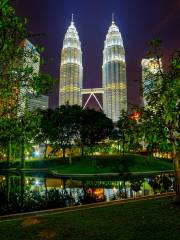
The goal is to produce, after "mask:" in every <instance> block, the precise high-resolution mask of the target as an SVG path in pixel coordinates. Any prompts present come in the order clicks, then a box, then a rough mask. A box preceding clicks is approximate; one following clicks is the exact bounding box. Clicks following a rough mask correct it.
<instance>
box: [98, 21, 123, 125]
mask: <svg viewBox="0 0 180 240" xmlns="http://www.w3.org/2000/svg"><path fill="white" fill-rule="evenodd" d="M102 74H103V89H104V94H103V109H104V112H105V114H106V115H107V117H109V118H111V119H112V120H113V122H117V121H118V120H119V117H120V113H121V111H122V110H125V111H126V110H127V85H126V62H125V50H124V46H123V41H122V37H121V33H120V31H119V28H118V27H117V26H116V24H115V22H114V19H112V24H111V26H110V27H109V30H108V33H107V35H106V40H105V42H104V51H103V66H102Z"/></svg>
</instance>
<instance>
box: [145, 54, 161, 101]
mask: <svg viewBox="0 0 180 240" xmlns="http://www.w3.org/2000/svg"><path fill="white" fill-rule="evenodd" d="M141 66H142V95H143V100H142V103H143V105H144V106H146V105H147V97H148V94H149V93H150V91H152V90H153V89H154V87H155V86H156V84H158V82H159V80H160V71H162V61H161V59H159V60H157V58H148V59H142V61H141Z"/></svg>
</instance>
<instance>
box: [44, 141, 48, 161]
mask: <svg viewBox="0 0 180 240" xmlns="http://www.w3.org/2000/svg"><path fill="white" fill-rule="evenodd" d="M46 154H47V144H45V150H44V158H45V159H46Z"/></svg>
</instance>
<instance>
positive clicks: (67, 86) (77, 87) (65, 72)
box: [59, 16, 83, 106]
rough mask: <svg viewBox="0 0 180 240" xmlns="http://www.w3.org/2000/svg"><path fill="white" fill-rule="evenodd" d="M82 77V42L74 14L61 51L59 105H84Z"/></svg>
mask: <svg viewBox="0 0 180 240" xmlns="http://www.w3.org/2000/svg"><path fill="white" fill-rule="evenodd" d="M82 78H83V67H82V51H81V42H80V40H79V35H78V32H77V30H76V27H75V25H74V21H73V16H72V21H71V24H70V26H69V28H68V30H67V32H66V34H65V38H64V42H63V48H62V52H61V66H60V91H59V92H60V94H59V105H64V104H67V103H68V104H70V105H73V104H77V105H80V106H81V105H82V97H81V88H82Z"/></svg>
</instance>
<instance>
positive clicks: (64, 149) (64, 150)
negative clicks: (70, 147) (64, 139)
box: [63, 147, 66, 158]
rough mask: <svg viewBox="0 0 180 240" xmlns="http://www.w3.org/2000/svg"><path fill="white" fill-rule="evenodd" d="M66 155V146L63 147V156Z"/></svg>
mask: <svg viewBox="0 0 180 240" xmlns="http://www.w3.org/2000/svg"><path fill="white" fill-rule="evenodd" d="M65 156H66V148H65V147H63V158H65Z"/></svg>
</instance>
